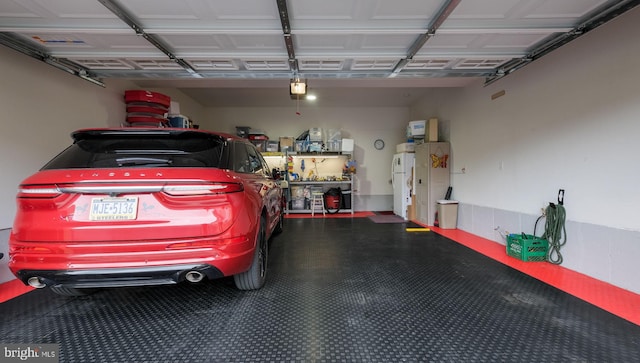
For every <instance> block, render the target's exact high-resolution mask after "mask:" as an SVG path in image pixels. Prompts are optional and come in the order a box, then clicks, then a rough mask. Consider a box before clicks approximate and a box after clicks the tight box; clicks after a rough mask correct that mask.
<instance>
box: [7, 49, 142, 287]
mask: <svg viewBox="0 0 640 363" xmlns="http://www.w3.org/2000/svg"><path fill="white" fill-rule="evenodd" d="M0 79H2V86H0V110H2V116H1V118H2V131H1V132H0V168H1V170H2V178H0V206H1V207H0V252H3V253H5V255H6V253H7V250H8V248H7V240H8V237H9V229H10V228H11V225H12V223H13V216H14V214H15V205H16V204H15V195H16V190H17V186H18V184H19V183H20V181H22V179H24V178H25V177H27V176H28V175H30V174H32V173H33V172H35V171H37V170H38V169H39V168H40V167H42V165H44V163H46V162H47V161H48V160H49V159H50V158H51V157H52V156H53V155H55V154H56V153H58V152H59V151H61V150H62V149H63V148H64V147H66V146H67V145H69V143H70V142H71V138H70V137H69V134H70V133H71V132H72V131H73V130H75V129H79V128H84V127H106V126H117V125H119V124H120V122H121V121H122V120H123V119H124V117H125V109H124V100H123V95H124V90H125V89H127V88H130V87H132V86H133V85H132V84H130V83H128V82H122V81H120V82H118V81H114V82H108V83H107V87H106V88H102V87H99V86H97V85H94V84H91V83H89V82H87V81H84V80H82V79H80V78H76V77H73V76H71V75H69V74H67V73H65V72H63V71H61V70H58V69H55V68H53V67H51V66H49V65H46V64H44V63H42V62H40V61H37V60H35V59H32V58H30V57H27V56H25V55H22V54H20V53H17V52H15V51H13V50H11V49H9V48H6V47H0ZM6 264H7V258H6V256H5V258H3V259H2V260H0V282H4V281H7V280H10V279H12V278H13V276H12V275H11V274H10V273H9V270H8V269H7V268H6Z"/></svg>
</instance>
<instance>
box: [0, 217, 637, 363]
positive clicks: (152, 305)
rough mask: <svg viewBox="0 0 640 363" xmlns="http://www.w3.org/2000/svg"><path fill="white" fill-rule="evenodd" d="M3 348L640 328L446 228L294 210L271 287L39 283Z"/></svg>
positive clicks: (553, 351) (526, 352)
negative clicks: (93, 288)
mask: <svg viewBox="0 0 640 363" xmlns="http://www.w3.org/2000/svg"><path fill="white" fill-rule="evenodd" d="M0 312H1V314H0V342H1V343H58V344H60V362H246V361H253V362H432V361H434V362H443V361H445V362H638V361H640V327H639V326H637V325H634V324H631V323H629V322H627V321H625V320H622V319H620V318H618V317H616V316H614V315H611V314H609V313H607V312H605V311H603V310H601V309H598V308H596V307H594V306H592V305H590V304H587V303H585V302H583V301H581V300H579V299H577V298H575V297H572V296H570V295H568V294H566V293H564V292H562V291H559V290H557V289H555V288H553V287H550V286H548V285H546V284H544V283H542V282H540V281H538V280H535V279H533V278H531V277H529V276H527V275H524V274H522V273H520V272H518V271H515V270H513V269H511V268H509V267H507V266H505V265H502V264H500V263H498V262H496V261H494V260H491V259H489V258H487V257H485V256H482V255H480V254H478V253H476V252H474V251H472V250H470V249H468V248H466V247H464V246H462V245H460V244H458V243H455V242H452V241H450V240H447V239H445V238H443V237H441V236H439V235H437V234H435V233H406V231H405V225H404V224H376V223H371V221H370V220H368V219H367V218H353V219H351V218H345V219H287V220H286V225H285V231H284V232H283V233H282V234H281V235H279V236H277V237H276V238H275V239H273V240H272V242H271V248H270V261H269V276H268V280H267V284H266V285H265V287H264V288H262V289H261V290H258V291H249V292H243V291H238V290H237V289H236V288H235V287H234V286H233V282H232V280H231V279H221V280H216V281H211V282H207V283H200V284H195V285H179V286H166V287H148V288H125V289H111V290H103V291H100V292H98V293H96V294H94V295H91V296H87V297H82V298H64V297H59V296H56V295H54V294H52V293H50V292H49V291H35V292H32V293H29V294H26V295H23V296H21V297H18V298H16V299H14V300H11V301H9V302H6V303H4V304H2V305H0Z"/></svg>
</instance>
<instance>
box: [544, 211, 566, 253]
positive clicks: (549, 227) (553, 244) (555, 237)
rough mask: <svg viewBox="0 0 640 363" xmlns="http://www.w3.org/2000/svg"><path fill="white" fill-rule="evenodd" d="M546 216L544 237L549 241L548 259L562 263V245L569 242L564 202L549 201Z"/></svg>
mask: <svg viewBox="0 0 640 363" xmlns="http://www.w3.org/2000/svg"><path fill="white" fill-rule="evenodd" d="M545 216H546V218H547V220H546V223H545V225H544V234H543V235H542V238H545V239H547V241H549V249H548V252H547V261H549V262H551V263H553V264H556V265H559V264H561V263H562V254H560V247H562V246H564V245H565V243H567V230H566V228H565V224H564V222H565V217H566V211H565V209H564V206H563V205H562V204H553V203H549V206H548V207H547V209H546V210H545Z"/></svg>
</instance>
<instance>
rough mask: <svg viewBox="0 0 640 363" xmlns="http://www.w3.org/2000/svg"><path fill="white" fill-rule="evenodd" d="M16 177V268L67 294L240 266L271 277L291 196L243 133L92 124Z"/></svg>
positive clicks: (243, 281) (249, 276) (12, 247)
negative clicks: (271, 258) (271, 254)
mask: <svg viewBox="0 0 640 363" xmlns="http://www.w3.org/2000/svg"><path fill="white" fill-rule="evenodd" d="M71 136H72V138H73V140H74V142H73V144H72V145H71V146H69V147H68V148H67V149H65V150H64V151H62V152H61V153H60V154H59V155H58V156H56V157H55V158H54V159H53V160H51V161H50V162H49V163H47V164H46V165H45V166H44V167H43V168H42V169H41V170H40V171H39V172H37V173H36V174H34V175H32V176H30V177H28V178H27V179H26V180H24V181H23V182H22V184H21V185H20V187H19V191H18V196H17V204H18V205H17V206H18V210H17V214H16V218H15V221H14V225H13V229H12V230H11V235H10V238H9V257H10V260H9V268H10V269H11V271H12V272H13V273H14V274H15V275H16V276H17V277H18V278H19V279H20V280H21V281H22V282H23V283H25V284H28V285H30V286H33V287H36V288H43V287H49V288H51V290H52V291H54V292H56V293H58V294H61V295H72V296H73V295H82V294H85V293H87V292H88V291H89V290H93V289H95V288H101V287H120V286H142V285H161V284H175V283H179V282H182V281H184V280H186V281H189V282H199V281H201V280H203V279H204V278H208V279H215V278H219V277H223V276H231V275H233V276H234V281H235V284H236V286H237V287H238V288H239V289H242V290H251V289H258V288H260V287H262V286H263V285H264V282H265V277H266V272H267V255H268V246H267V244H268V240H269V239H270V238H271V236H272V234H274V233H279V232H281V231H282V228H283V218H284V214H283V213H284V205H285V204H284V203H285V201H284V196H283V193H282V190H281V189H280V187H279V185H278V184H277V182H276V180H275V179H274V178H273V176H272V175H271V173H270V171H269V168H268V166H267V163H266V162H265V161H264V159H263V158H262V156H261V155H260V153H259V152H258V151H257V150H256V148H255V147H254V146H253V144H251V143H250V142H248V141H247V140H245V139H242V138H239V137H236V136H233V135H228V134H223V133H215V132H208V131H202V130H195V129H163V128H154V129H141V128H122V129H86V130H79V131H76V132H73V133H72V135H71Z"/></svg>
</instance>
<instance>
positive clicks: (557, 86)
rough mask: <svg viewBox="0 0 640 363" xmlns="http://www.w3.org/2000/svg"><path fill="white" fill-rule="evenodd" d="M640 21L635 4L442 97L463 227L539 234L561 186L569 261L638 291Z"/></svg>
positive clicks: (496, 235) (441, 111)
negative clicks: (497, 76) (494, 77)
mask: <svg viewBox="0 0 640 363" xmlns="http://www.w3.org/2000/svg"><path fill="white" fill-rule="evenodd" d="M639 21H640V9H636V10H634V11H632V12H630V13H627V14H625V15H623V16H622V17H620V18H618V19H615V20H614V21H612V22H610V23H608V24H605V25H604V26H602V27H601V28H599V29H597V30H595V31H592V32H590V33H588V34H586V35H585V36H583V37H582V38H580V39H577V40H575V41H573V42H571V43H570V44H568V45H566V46H565V47H563V48H562V49H559V50H556V51H555V52H553V53H551V54H549V55H547V56H545V57H543V58H541V59H539V60H537V61H536V62H534V63H532V64H531V65H529V66H527V67H525V68H523V69H521V70H519V71H517V72H515V73H513V74H511V75H509V76H507V77H506V78H504V79H502V80H500V81H498V82H496V83H494V84H492V85H490V86H488V87H483V86H482V85H481V84H478V85H476V86H475V87H469V88H466V89H464V90H458V91H449V92H447V93H441V94H440V95H439V97H440V107H439V109H438V111H437V113H439V114H441V115H445V116H446V117H445V119H447V121H448V125H449V126H450V139H451V142H452V148H453V152H452V154H453V156H452V157H453V167H454V170H453V171H454V174H453V182H452V183H453V191H454V193H453V194H454V198H456V199H459V200H460V201H461V202H462V204H461V210H460V228H462V229H465V230H467V231H470V232H472V233H474V234H478V235H481V236H483V237H487V238H490V239H494V240H497V241H501V242H502V243H504V240H503V239H502V238H501V236H500V234H499V233H497V232H496V231H494V228H496V227H498V226H499V227H501V228H502V229H503V230H508V231H511V232H521V231H525V232H532V231H533V226H534V222H535V218H536V217H537V216H538V215H539V214H540V209H541V208H543V207H546V205H547V204H548V202H555V201H556V196H557V193H558V189H560V188H563V189H565V190H566V195H565V206H566V210H567V218H568V220H569V222H568V223H567V228H568V231H567V238H568V242H567V246H566V247H565V248H564V249H563V251H562V252H563V255H564V263H563V266H566V267H569V268H571V269H575V270H577V271H579V272H583V273H585V274H587V275H590V276H593V277H596V278H598V279H601V280H604V281H607V282H610V283H613V284H615V285H618V286H621V287H623V288H626V289H629V290H631V291H634V292H640V282H639V281H638V280H637V279H636V278H635V277H634V276H636V275H637V267H636V266H637V261H638V260H639V259H640V233H639V232H640V219H639V218H638V206H640V193H638V185H640V184H639V182H640V143H639V142H638V140H637V138H638V135H640V122H639V115H640V72H639V71H638V69H637V64H638V59H640V42H638V39H637V31H636V29H637V23H638V22H639ZM613 40H615V41H613ZM500 90H505V91H506V95H504V96H503V97H500V98H498V99H496V100H493V101H492V100H491V95H492V94H494V93H496V92H498V91H500ZM421 111H422V106H419V105H418V106H416V107H415V108H414V109H413V110H412V112H421ZM462 168H465V171H466V172H465V173H464V174H462V173H461V169H462ZM541 228H542V226H541V227H539V229H538V231H540V230H541Z"/></svg>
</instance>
